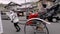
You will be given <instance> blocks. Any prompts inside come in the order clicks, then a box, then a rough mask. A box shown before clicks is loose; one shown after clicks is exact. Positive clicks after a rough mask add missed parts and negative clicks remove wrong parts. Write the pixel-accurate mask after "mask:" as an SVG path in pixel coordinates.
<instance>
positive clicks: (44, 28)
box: [24, 23, 49, 34]
mask: <svg viewBox="0 0 60 34" xmlns="http://www.w3.org/2000/svg"><path fill="white" fill-rule="evenodd" d="M40 24H41V23H40ZM37 25H38V24H34V27H35V29H34V27H33V26H31V25H28V26H31V27H33V29H34V34H37V33H38V34H39V33H41V34H49V30H48V28H47V26H46V24H44V23H42V25H43V31H40V30H37V29H36V28H37ZM26 28H27V24H25V26H24V32H25V34H27V32H26Z"/></svg>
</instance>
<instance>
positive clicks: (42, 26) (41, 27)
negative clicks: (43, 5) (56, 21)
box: [5, 4, 50, 34]
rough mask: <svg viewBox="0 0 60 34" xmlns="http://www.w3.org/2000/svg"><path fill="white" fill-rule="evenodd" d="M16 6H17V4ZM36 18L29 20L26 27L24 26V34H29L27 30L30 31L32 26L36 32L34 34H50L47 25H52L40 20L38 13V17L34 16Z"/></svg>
mask: <svg viewBox="0 0 60 34" xmlns="http://www.w3.org/2000/svg"><path fill="white" fill-rule="evenodd" d="M15 5H17V4H15ZM9 6H12V5H10V4H8V5H7V6H5V7H9ZM19 6H21V5H19ZM26 13H27V12H26ZM33 15H34V14H33ZM34 16H35V17H33V18H29V19H27V21H26V23H25V26H24V34H28V33H27V31H26V30H29V29H30V28H29V26H31V27H32V28H33V30H34V31H33V30H32V31H33V32H34V34H37V33H39V34H49V30H48V28H47V26H46V24H50V23H49V22H47V21H45V20H43V19H41V18H39V17H38V13H36V15H34Z"/></svg>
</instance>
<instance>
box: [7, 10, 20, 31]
mask: <svg viewBox="0 0 60 34" xmlns="http://www.w3.org/2000/svg"><path fill="white" fill-rule="evenodd" d="M6 14H7V15H8V16H9V17H10V19H11V22H12V23H13V24H14V27H15V28H16V32H19V31H20V29H21V28H20V27H19V25H18V23H19V18H18V16H17V13H15V11H10V12H8V13H6Z"/></svg>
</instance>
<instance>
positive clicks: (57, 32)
mask: <svg viewBox="0 0 60 34" xmlns="http://www.w3.org/2000/svg"><path fill="white" fill-rule="evenodd" d="M2 22H3V32H4V34H24V25H21V24H19V26H20V27H21V31H20V32H16V29H15V28H14V25H13V23H11V22H10V21H9V20H2ZM25 22H26V21H20V23H25ZM47 27H48V29H49V33H50V34H60V23H51V24H50V25H49V24H47ZM29 29H30V30H31V31H30V32H27V33H28V34H33V29H31V27H29Z"/></svg>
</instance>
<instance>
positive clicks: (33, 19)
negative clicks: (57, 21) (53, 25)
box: [24, 11, 50, 34]
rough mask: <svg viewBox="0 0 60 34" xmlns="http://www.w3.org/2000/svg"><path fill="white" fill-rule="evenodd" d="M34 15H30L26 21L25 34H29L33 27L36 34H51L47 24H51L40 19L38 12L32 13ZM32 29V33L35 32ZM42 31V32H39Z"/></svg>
mask: <svg viewBox="0 0 60 34" xmlns="http://www.w3.org/2000/svg"><path fill="white" fill-rule="evenodd" d="M31 12H33V13H31V14H30V13H29V16H28V19H27V21H26V24H25V26H24V32H25V34H28V32H29V31H28V30H29V29H30V28H29V27H30V26H31V27H32V29H33V30H34V34H49V30H48V28H47V26H46V24H50V23H49V22H47V21H45V20H44V19H41V18H39V17H38V16H39V14H38V12H37V11H36V13H35V12H34V11H31ZM32 29H31V31H30V32H32V31H33V30H32ZM39 29H40V30H39Z"/></svg>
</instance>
